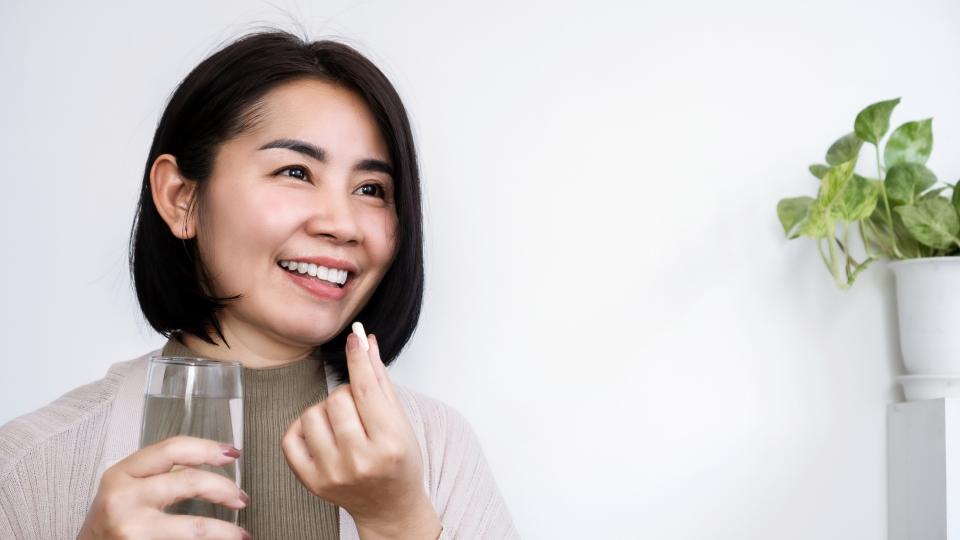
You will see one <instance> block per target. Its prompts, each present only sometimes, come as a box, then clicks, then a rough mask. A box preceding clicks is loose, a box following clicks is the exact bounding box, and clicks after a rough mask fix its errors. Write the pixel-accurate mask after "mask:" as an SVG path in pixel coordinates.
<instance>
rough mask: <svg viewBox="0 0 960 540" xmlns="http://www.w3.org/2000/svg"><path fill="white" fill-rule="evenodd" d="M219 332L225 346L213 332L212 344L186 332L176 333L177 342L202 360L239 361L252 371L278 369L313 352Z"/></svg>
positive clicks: (252, 337) (304, 348)
mask: <svg viewBox="0 0 960 540" xmlns="http://www.w3.org/2000/svg"><path fill="white" fill-rule="evenodd" d="M221 329H222V330H223V335H224V337H226V339H227V342H228V343H229V344H230V346H229V347H228V346H227V345H226V344H224V343H223V341H222V340H221V339H220V336H218V335H216V333H213V334H212V335H211V336H210V337H211V339H213V341H214V342H215V344H210V343H207V342H206V341H204V340H202V339H200V338H198V337H196V336H194V335H193V334H189V333H186V332H184V333H181V334H180V339H181V340H182V341H183V344H184V345H186V346H187V348H189V349H190V350H192V351H195V352H196V353H197V354H199V355H200V356H202V357H204V358H212V359H214V360H231V361H235V362H240V363H241V364H243V366H244V367H247V368H253V369H258V368H270V367H278V366H282V365H285V364H289V363H291V362H296V361H298V360H303V359H304V358H307V357H308V356H310V354H311V353H312V352H313V347H303V346H295V345H291V344H284V343H278V342H277V341H274V340H270V339H267V338H266V337H265V336H263V335H259V334H258V335H247V334H241V333H237V332H231V331H230V329H229V328H228V327H227V326H226V325H223V326H221Z"/></svg>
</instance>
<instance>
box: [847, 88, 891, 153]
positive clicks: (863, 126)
mask: <svg viewBox="0 0 960 540" xmlns="http://www.w3.org/2000/svg"><path fill="white" fill-rule="evenodd" d="M898 103H900V98H896V99H891V100H889V101H880V102H877V103H874V104H873V105H869V106H867V108H865V109H864V110H862V111H860V114H858V115H857V119H856V120H855V121H854V122H853V132H854V133H856V134H857V137H860V138H861V139H862V140H864V141H867V142H871V143H873V144H880V139H882V138H883V136H884V135H886V134H887V130H888V129H890V113H892V112H893V108H894V107H896V106H897V104H898Z"/></svg>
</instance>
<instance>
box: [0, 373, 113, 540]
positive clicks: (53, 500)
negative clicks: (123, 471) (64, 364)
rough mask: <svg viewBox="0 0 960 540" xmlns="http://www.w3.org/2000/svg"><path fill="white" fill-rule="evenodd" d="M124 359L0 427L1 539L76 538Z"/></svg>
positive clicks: (94, 483) (94, 481)
mask: <svg viewBox="0 0 960 540" xmlns="http://www.w3.org/2000/svg"><path fill="white" fill-rule="evenodd" d="M125 370H126V366H125V365H124V364H116V365H114V366H112V367H111V369H110V371H109V372H108V374H107V376H106V377H105V378H103V379H101V380H99V381H96V382H93V383H90V384H87V385H85V386H82V387H79V388H76V389H74V390H72V391H70V392H68V393H67V394H65V395H63V396H61V397H60V398H59V399H57V400H55V401H54V402H52V403H50V404H49V405H46V406H45V407H43V408H41V409H38V410H36V411H34V412H31V413H29V414H26V415H23V416H21V417H19V418H16V419H14V420H11V421H10V422H8V423H7V424H5V425H3V426H0V538H4V539H6V538H17V539H23V540H32V539H38V540H39V539H43V540H48V539H69V538H76V536H77V532H78V531H79V530H80V527H81V525H82V524H83V520H84V518H85V517H86V514H87V509H88V508H89V505H90V501H91V500H92V499H93V496H94V495H95V494H96V490H97V486H98V484H99V476H98V472H99V468H100V462H101V457H102V455H103V451H104V434H105V431H106V426H107V424H108V422H109V419H110V412H111V405H112V403H113V398H114V396H115V394H116V390H117V387H118V386H119V382H120V380H121V379H122V377H123V374H124V373H125Z"/></svg>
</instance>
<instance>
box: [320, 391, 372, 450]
mask: <svg viewBox="0 0 960 540" xmlns="http://www.w3.org/2000/svg"><path fill="white" fill-rule="evenodd" d="M354 400H355V398H354V395H353V391H352V383H351V384H344V385H342V386H340V387H338V388H337V389H336V390H334V391H333V393H332V394H330V395H329V396H327V398H326V399H324V400H323V403H324V405H325V409H326V412H327V418H328V419H329V422H330V429H331V430H333V436H334V438H335V439H336V443H337V448H338V449H339V450H340V451H341V452H342V451H344V450H345V449H348V448H360V447H361V446H363V445H364V444H365V443H366V442H367V440H368V439H369V437H368V436H367V431H366V429H365V428H364V425H363V421H362V420H361V419H360V413H359V412H357V405H356V402H355V401H354Z"/></svg>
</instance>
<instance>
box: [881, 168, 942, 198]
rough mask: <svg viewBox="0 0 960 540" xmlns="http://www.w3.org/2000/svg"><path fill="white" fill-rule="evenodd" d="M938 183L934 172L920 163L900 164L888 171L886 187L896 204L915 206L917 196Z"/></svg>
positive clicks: (888, 194) (885, 181)
mask: <svg viewBox="0 0 960 540" xmlns="http://www.w3.org/2000/svg"><path fill="white" fill-rule="evenodd" d="M936 182H937V176H936V175H935V174H933V171H931V170H930V169H928V168H927V167H926V166H924V165H922V164H920V163H898V164H897V165H894V166H893V167H890V170H888V171H887V179H886V180H884V182H883V184H884V187H886V188H887V197H889V198H890V200H891V201H893V202H894V203H896V204H913V203H914V201H916V199H917V196H918V195H920V194H921V193H923V192H924V191H926V190H927V188H929V187H930V186H932V185H933V184H935V183H936Z"/></svg>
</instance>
